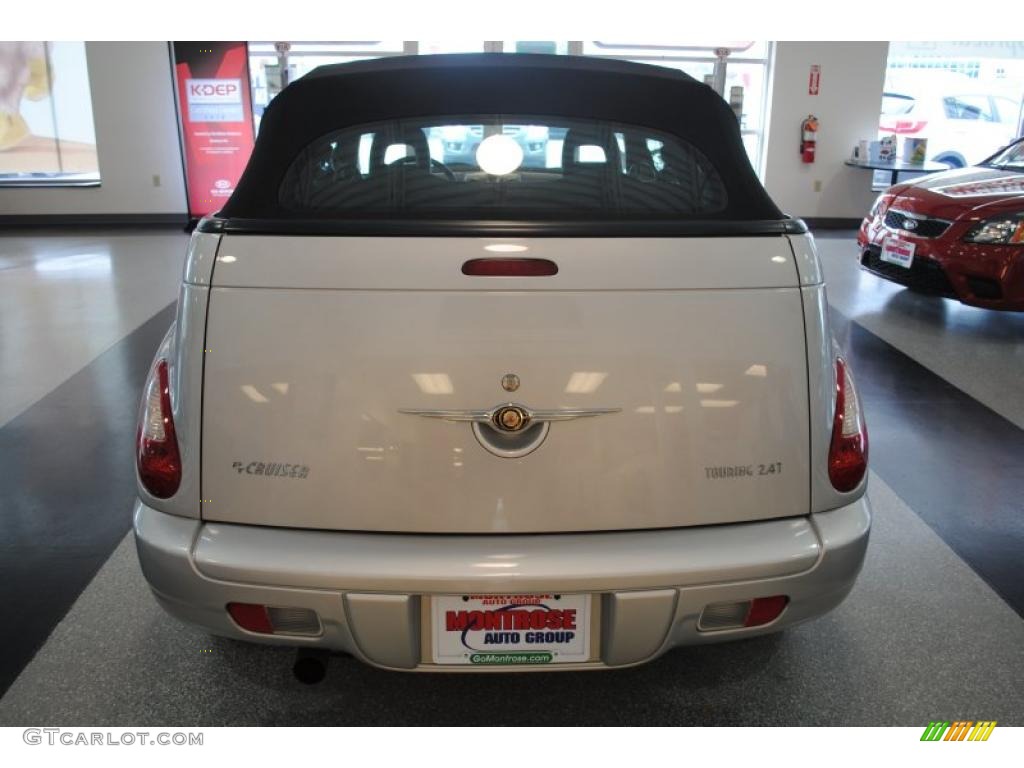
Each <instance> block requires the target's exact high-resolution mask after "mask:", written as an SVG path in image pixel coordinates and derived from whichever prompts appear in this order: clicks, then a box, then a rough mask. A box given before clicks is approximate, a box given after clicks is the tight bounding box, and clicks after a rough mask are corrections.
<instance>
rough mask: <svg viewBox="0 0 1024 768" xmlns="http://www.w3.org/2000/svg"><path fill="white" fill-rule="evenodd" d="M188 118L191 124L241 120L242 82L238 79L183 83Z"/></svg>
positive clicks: (197, 79)
mask: <svg viewBox="0 0 1024 768" xmlns="http://www.w3.org/2000/svg"><path fill="white" fill-rule="evenodd" d="M185 101H186V102H187V103H188V118H189V120H191V121H192V122H193V123H235V122H239V121H240V120H242V113H243V109H242V81H241V80H239V79H238V78H229V77H225V78H189V79H188V80H186V81H185Z"/></svg>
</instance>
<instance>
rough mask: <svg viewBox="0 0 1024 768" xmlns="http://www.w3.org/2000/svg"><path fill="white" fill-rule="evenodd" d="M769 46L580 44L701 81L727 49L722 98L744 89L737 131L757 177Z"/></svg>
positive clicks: (590, 53)
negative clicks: (739, 131) (723, 49)
mask: <svg viewBox="0 0 1024 768" xmlns="http://www.w3.org/2000/svg"><path fill="white" fill-rule="evenodd" d="M769 45H770V44H769V43H768V42H767V41H726V40H723V41H720V42H689V43H687V42H679V43H671V44H670V43H633V42H610V41H603V40H589V41H584V43H583V53H584V55H588V56H602V57H605V58H615V59H628V60H630V61H637V62H640V63H643V64H654V65H657V66H661V67H670V68H672V69H679V70H682V71H683V72H685V73H686V74H688V75H690V77H693V78H695V79H697V80H700V81H701V82H709V81H710V80H711V78H712V77H713V75H714V71H715V62H716V51H717V50H718V49H721V48H725V49H728V51H729V55H728V57H727V59H726V69H725V73H726V75H725V93H724V94H723V96H724V97H725V98H726V99H728V98H729V94H730V91H731V89H732V88H733V87H735V86H739V87H741V88H742V89H743V109H742V113H741V116H740V130H741V132H742V135H743V145H744V147H746V150H747V157H748V158H750V164H751V165H752V166H754V170H756V171H757V172H758V173H759V174H760V172H761V154H762V151H761V150H762V137H763V135H764V124H765V113H766V111H767V91H766V84H767V81H768V58H769Z"/></svg>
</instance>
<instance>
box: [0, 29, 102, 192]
mask: <svg viewBox="0 0 1024 768" xmlns="http://www.w3.org/2000/svg"><path fill="white" fill-rule="evenodd" d="M99 170H100V168H99V158H98V155H97V153H96V131H95V128H94V126H93V120H92V97H91V95H90V92H89V75H88V70H87V67H86V55H85V43H83V42H81V41H79V42H72V41H62V42H53V41H43V40H34V41H24V40H23V41H0V186H17V187H25V186H68V185H72V186H96V185H98V184H99V181H100V173H99Z"/></svg>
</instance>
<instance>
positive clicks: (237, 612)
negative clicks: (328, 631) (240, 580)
mask: <svg viewBox="0 0 1024 768" xmlns="http://www.w3.org/2000/svg"><path fill="white" fill-rule="evenodd" d="M227 609H228V613H229V614H230V615H231V618H232V619H234V620H235V623H236V624H237V625H238V626H240V627H241V628H242V629H246V630H248V631H250V632H258V633H259V634H262V635H319V634H320V617H319V616H317V615H316V611H311V610H309V609H308V608H280V607H276V606H270V605H258V604H255V603H228V605H227Z"/></svg>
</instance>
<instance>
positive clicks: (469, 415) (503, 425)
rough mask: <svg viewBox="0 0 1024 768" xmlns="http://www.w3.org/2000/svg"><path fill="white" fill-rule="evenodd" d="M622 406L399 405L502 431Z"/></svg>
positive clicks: (412, 412)
mask: <svg viewBox="0 0 1024 768" xmlns="http://www.w3.org/2000/svg"><path fill="white" fill-rule="evenodd" d="M621 410H622V409H621V408H554V409H551V410H538V409H534V408H527V407H526V406H524V405H519V404H518V403H503V404H502V405H497V406H495V407H493V408H490V409H488V410H478V411H474V410H465V411H457V410H427V409H420V408H400V409H399V411H398V412H399V413H405V414H409V415H410V416H424V417H426V418H428V419H442V420H444V421H468V422H473V423H474V424H486V425H488V426H490V427H493V428H494V429H496V430H498V431H499V432H506V433H513V432H522V431H523V430H525V429H526V428H527V427H529V426H531V425H533V424H549V423H551V422H554V421H572V420H573V419H587V418H591V417H593V416H603V415H605V414H608V413H618V412H619V411H621Z"/></svg>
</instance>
